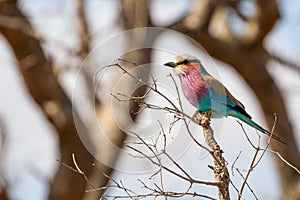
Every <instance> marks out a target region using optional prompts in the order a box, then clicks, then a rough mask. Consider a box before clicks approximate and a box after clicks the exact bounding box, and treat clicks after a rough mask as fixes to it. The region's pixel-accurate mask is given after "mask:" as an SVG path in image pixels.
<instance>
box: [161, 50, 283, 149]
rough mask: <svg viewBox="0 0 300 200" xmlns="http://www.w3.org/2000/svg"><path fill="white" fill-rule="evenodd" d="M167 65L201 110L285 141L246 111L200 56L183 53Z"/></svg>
mask: <svg viewBox="0 0 300 200" xmlns="http://www.w3.org/2000/svg"><path fill="white" fill-rule="evenodd" d="M164 65H165V66H168V67H171V68H173V71H174V73H175V74H176V75H177V76H178V77H179V79H180V83H181V88H182V91H183V94H184V96H185V97H186V99H187V100H188V101H189V102H190V103H191V104H192V105H193V106H194V107H196V108H197V110H198V111H199V112H200V113H204V112H207V111H210V113H211V115H210V117H211V118H222V117H227V116H231V117H235V118H237V119H239V120H241V121H243V122H245V123H246V124H248V125H250V126H251V127H253V128H255V129H256V130H258V131H260V132H262V133H264V134H266V135H268V136H272V138H274V139H276V140H278V141H280V142H282V143H285V142H284V141H282V140H281V139H280V138H279V137H278V136H276V135H273V134H271V133H270V132H269V131H267V130H266V129H264V128H263V127H262V126H260V125H258V124H257V123H256V122H254V121H253V120H252V117H251V116H250V115H249V114H248V113H247V112H246V110H245V106H244V105H243V104H242V103H241V102H240V101H238V100H237V99H236V98H235V97H234V96H233V95H232V94H231V93H230V92H229V91H228V89H227V88H226V87H225V86H224V85H223V84H222V83H221V82H220V81H219V80H217V79H216V78H214V77H213V76H212V75H210V74H209V73H208V72H207V70H206V69H205V68H204V66H203V65H202V63H201V62H200V60H199V59H198V58H197V57H194V56H190V55H187V54H184V55H179V56H177V57H175V59H174V60H173V61H172V62H167V63H165V64H164Z"/></svg>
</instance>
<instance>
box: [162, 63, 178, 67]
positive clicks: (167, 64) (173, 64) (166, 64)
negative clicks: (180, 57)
mask: <svg viewBox="0 0 300 200" xmlns="http://www.w3.org/2000/svg"><path fill="white" fill-rule="evenodd" d="M164 65H165V66H168V67H172V68H174V67H176V66H177V65H176V64H175V63H174V62H168V63H165V64H164Z"/></svg>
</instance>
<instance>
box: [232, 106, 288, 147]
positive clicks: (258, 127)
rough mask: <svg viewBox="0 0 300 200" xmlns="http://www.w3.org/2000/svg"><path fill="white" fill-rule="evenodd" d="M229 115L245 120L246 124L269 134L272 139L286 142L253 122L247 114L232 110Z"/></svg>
mask: <svg viewBox="0 0 300 200" xmlns="http://www.w3.org/2000/svg"><path fill="white" fill-rule="evenodd" d="M229 115H230V116H233V117H236V118H238V119H240V120H242V121H243V122H245V123H246V124H248V125H250V126H252V127H253V128H255V129H256V130H258V131H260V132H262V133H264V134H266V135H268V136H271V137H272V138H273V139H275V140H277V141H279V142H281V143H283V144H286V142H284V141H282V140H281V139H280V137H278V136H276V135H274V134H271V133H270V132H269V131H267V130H266V129H264V128H263V127H261V126H260V125H258V124H257V123H255V122H254V121H253V120H251V118H249V117H248V116H245V115H243V114H242V113H240V112H238V111H234V112H231V113H230V114H229Z"/></svg>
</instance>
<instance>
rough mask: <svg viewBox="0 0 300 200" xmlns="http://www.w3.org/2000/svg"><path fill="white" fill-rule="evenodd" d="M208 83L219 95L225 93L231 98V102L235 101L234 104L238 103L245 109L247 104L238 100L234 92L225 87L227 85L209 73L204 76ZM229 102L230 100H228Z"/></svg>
mask: <svg viewBox="0 0 300 200" xmlns="http://www.w3.org/2000/svg"><path fill="white" fill-rule="evenodd" d="M203 78H204V80H205V82H206V84H207V85H208V86H209V87H211V88H212V89H213V90H214V91H215V92H216V93H217V94H218V95H220V96H221V95H225V96H227V97H228V98H229V100H230V101H231V103H233V104H234V105H238V106H240V107H241V108H243V109H245V106H244V105H243V104H242V103H241V102H240V101H238V100H237V99H236V98H234V97H233V96H232V94H231V93H230V92H229V91H228V90H227V89H226V88H225V86H224V85H223V84H222V83H221V82H220V81H218V80H217V79H215V78H214V77H212V76H210V75H207V76H203ZM226 103H228V102H226Z"/></svg>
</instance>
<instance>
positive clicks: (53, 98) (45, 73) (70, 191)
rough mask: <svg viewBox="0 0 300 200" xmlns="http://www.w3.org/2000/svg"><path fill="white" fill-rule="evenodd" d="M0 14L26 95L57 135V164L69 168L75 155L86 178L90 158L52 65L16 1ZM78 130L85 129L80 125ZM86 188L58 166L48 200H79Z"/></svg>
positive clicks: (0, 27) (3, 4) (4, 6)
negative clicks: (58, 152) (32, 100)
mask: <svg viewBox="0 0 300 200" xmlns="http://www.w3.org/2000/svg"><path fill="white" fill-rule="evenodd" d="M0 14H1V15H2V17H5V19H6V24H4V23H1V25H0V31H1V33H2V34H3V36H4V37H5V38H6V39H7V41H8V43H9V44H10V46H11V48H12V50H13V52H14V54H15V56H16V59H17V61H18V64H19V68H20V72H21V74H22V76H23V79H24V83H25V85H26V87H27V89H28V92H29V94H30V95H31V96H32V98H33V99H34V100H35V102H36V103H37V105H38V106H39V107H40V108H41V110H42V112H43V113H44V114H45V116H46V117H47V119H48V120H49V122H51V123H52V125H53V126H54V128H55V129H56V131H57V134H58V138H59V147H60V153H61V159H60V160H61V161H62V162H64V163H66V164H68V165H70V166H72V165H73V162H72V159H71V154H72V153H75V155H76V159H77V162H78V163H80V167H81V168H82V170H83V171H84V172H85V173H86V174H87V175H88V174H89V173H90V172H91V168H92V161H93V157H92V156H91V154H90V153H89V152H88V151H87V150H86V148H85V147H84V145H83V144H82V142H81V140H80V138H79V136H78V135H77V131H76V127H75V124H74V119H73V114H72V104H71V102H70V100H69V99H68V97H67V96H66V94H65V92H64V91H63V89H62V88H61V86H60V85H59V83H58V82H57V79H56V77H55V76H54V74H53V72H52V65H51V62H50V61H49V60H48V59H47V58H46V57H45V55H44V53H43V49H42V48H41V46H40V41H39V40H38V39H36V38H35V37H34V30H33V29H32V27H31V25H30V23H29V22H28V20H27V19H26V17H25V16H24V15H23V14H22V13H21V12H20V10H19V9H18V8H17V5H16V1H4V2H1V3H0ZM2 22H3V21H2ZM80 127H81V128H83V129H85V127H84V125H83V124H81V125H80ZM85 184H86V181H85V180H84V178H83V177H82V175H80V174H76V173H74V172H73V171H72V170H70V169H68V168H66V167H65V166H63V165H60V166H59V169H58V172H57V174H56V176H55V178H54V180H53V181H52V183H51V190H50V194H49V199H81V198H82V196H83V194H84V193H85Z"/></svg>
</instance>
